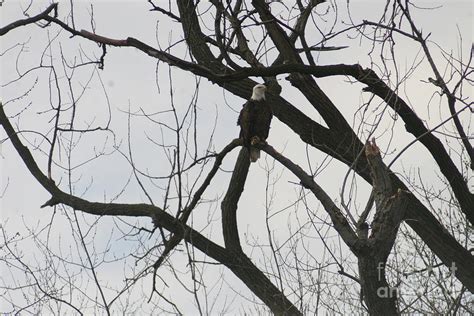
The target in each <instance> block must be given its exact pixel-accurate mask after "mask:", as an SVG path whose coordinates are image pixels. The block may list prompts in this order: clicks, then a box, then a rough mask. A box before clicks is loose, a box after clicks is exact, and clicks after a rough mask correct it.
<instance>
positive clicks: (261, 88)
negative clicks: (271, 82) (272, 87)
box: [250, 84, 267, 101]
mask: <svg viewBox="0 0 474 316" xmlns="http://www.w3.org/2000/svg"><path fill="white" fill-rule="evenodd" d="M265 91H267V87H266V86H265V85H264V84H257V85H255V87H253V92H252V97H251V98H250V99H252V100H255V101H261V100H265Z"/></svg>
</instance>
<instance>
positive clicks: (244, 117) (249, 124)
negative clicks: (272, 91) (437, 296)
mask: <svg viewBox="0 0 474 316" xmlns="http://www.w3.org/2000/svg"><path fill="white" fill-rule="evenodd" d="M266 90H267V87H266V86H265V85H263V84H258V85H256V86H255V87H253V92H252V97H251V98H250V100H248V101H247V102H246V103H245V104H244V106H243V108H242V110H241V111H240V115H239V119H238V120H237V125H239V126H240V136H239V137H240V138H241V139H242V140H243V145H244V146H245V147H247V149H248V150H249V153H250V161H251V162H255V161H257V160H258V158H260V149H258V148H255V147H253V145H255V144H258V143H261V142H265V140H266V139H267V137H268V132H269V130H270V122H271V120H272V116H273V114H272V110H271V108H270V106H269V105H268V103H267V102H266V100H265V91H266Z"/></svg>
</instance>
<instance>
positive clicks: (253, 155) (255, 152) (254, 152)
mask: <svg viewBox="0 0 474 316" xmlns="http://www.w3.org/2000/svg"><path fill="white" fill-rule="evenodd" d="M258 158H260V149H258V148H254V147H250V162H255V161H257V160H258Z"/></svg>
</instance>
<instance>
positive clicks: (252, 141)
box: [250, 136, 260, 146]
mask: <svg viewBox="0 0 474 316" xmlns="http://www.w3.org/2000/svg"><path fill="white" fill-rule="evenodd" d="M259 143H260V137H258V136H253V137H252V139H250V145H252V146H255V145H257V144H259Z"/></svg>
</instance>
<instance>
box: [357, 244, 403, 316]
mask: <svg viewBox="0 0 474 316" xmlns="http://www.w3.org/2000/svg"><path fill="white" fill-rule="evenodd" d="M377 258H378V256H375V255H374V254H373V253H372V252H371V253H368V254H367V255H363V256H359V258H358V259H359V277H360V285H361V288H362V294H363V297H364V302H365V304H366V305H367V308H368V310H369V314H370V315H377V316H379V315H398V312H397V307H396V301H397V288H394V287H390V286H389V284H388V283H387V280H386V278H385V261H384V260H383V259H377Z"/></svg>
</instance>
